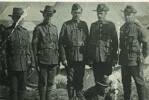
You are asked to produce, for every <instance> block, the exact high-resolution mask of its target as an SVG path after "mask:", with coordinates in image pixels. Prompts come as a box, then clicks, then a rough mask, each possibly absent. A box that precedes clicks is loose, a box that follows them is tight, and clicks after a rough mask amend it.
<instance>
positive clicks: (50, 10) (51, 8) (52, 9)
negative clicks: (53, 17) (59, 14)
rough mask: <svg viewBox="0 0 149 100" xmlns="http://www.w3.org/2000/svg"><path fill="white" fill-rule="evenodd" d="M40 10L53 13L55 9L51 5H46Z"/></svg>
mask: <svg viewBox="0 0 149 100" xmlns="http://www.w3.org/2000/svg"><path fill="white" fill-rule="evenodd" d="M40 12H41V13H50V14H54V13H56V10H55V9H54V7H53V6H49V5H46V6H45V8H44V10H40Z"/></svg>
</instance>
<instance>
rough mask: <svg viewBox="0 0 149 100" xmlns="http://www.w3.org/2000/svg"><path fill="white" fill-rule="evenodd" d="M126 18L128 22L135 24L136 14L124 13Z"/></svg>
mask: <svg viewBox="0 0 149 100" xmlns="http://www.w3.org/2000/svg"><path fill="white" fill-rule="evenodd" d="M124 17H125V21H126V22H134V21H135V14H134V13H124Z"/></svg>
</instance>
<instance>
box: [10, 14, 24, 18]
mask: <svg viewBox="0 0 149 100" xmlns="http://www.w3.org/2000/svg"><path fill="white" fill-rule="evenodd" d="M21 15H22V14H21ZM21 15H8V16H9V17H13V16H21Z"/></svg>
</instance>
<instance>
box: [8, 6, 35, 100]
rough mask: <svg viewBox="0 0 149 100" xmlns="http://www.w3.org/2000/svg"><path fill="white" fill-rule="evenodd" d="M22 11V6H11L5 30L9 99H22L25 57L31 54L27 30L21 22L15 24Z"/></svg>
mask: <svg viewBox="0 0 149 100" xmlns="http://www.w3.org/2000/svg"><path fill="white" fill-rule="evenodd" d="M23 13H24V11H23V9H22V8H16V7H15V8H13V14H12V15H9V16H10V17H11V18H12V20H13V24H12V25H11V26H10V27H8V28H6V31H5V39H6V40H7V42H6V46H5V50H6V51H5V52H6V61H7V66H8V67H7V68H6V70H7V71H8V77H9V82H10V84H9V86H10V92H9V94H10V97H9V100H24V97H25V91H26V73H27V72H26V71H27V64H28V63H27V62H29V61H28V59H27V58H29V57H30V56H31V49H30V46H31V45H30V42H29V38H30V37H29V32H28V30H27V29H25V28H24V27H23V26H22V24H21V23H19V24H18V25H16V23H17V22H18V20H19V19H20V17H21V16H22V15H23ZM15 26H16V27H15ZM13 29H14V31H13V32H12V30H13ZM32 58H33V57H32Z"/></svg>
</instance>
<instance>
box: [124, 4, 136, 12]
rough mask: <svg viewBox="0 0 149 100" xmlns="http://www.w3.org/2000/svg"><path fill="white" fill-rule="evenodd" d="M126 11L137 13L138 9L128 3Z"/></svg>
mask: <svg viewBox="0 0 149 100" xmlns="http://www.w3.org/2000/svg"><path fill="white" fill-rule="evenodd" d="M124 12H125V13H136V12H137V10H136V9H135V8H134V7H133V6H131V5H127V6H126V8H125V9H124Z"/></svg>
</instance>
